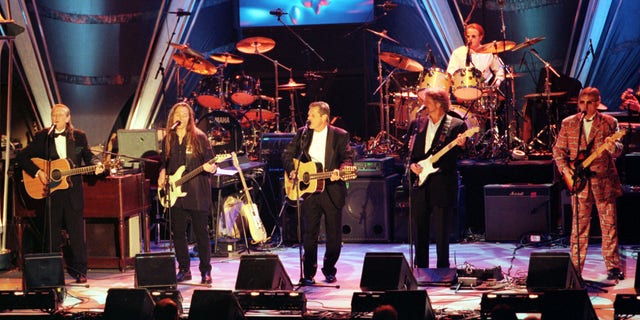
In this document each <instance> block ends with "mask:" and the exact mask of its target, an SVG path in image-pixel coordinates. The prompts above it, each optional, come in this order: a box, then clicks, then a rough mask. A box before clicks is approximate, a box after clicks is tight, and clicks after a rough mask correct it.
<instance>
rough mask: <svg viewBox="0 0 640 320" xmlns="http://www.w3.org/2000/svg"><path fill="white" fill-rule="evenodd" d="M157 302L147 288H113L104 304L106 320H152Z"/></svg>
mask: <svg viewBox="0 0 640 320" xmlns="http://www.w3.org/2000/svg"><path fill="white" fill-rule="evenodd" d="M154 306H155V303H154V302H153V298H152V297H151V294H150V293H149V291H147V289H120V288H112V289H109V291H107V301H106V302H105V304H104V314H103V317H104V319H105V320H152V319H153V308H154Z"/></svg>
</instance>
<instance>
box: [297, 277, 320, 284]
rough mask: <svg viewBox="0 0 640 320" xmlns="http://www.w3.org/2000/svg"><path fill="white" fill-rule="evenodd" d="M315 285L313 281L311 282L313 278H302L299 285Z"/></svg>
mask: <svg viewBox="0 0 640 320" xmlns="http://www.w3.org/2000/svg"><path fill="white" fill-rule="evenodd" d="M315 283H316V281H315V280H313V278H306V277H305V278H302V279H301V280H300V284H301V285H303V286H310V285H314V284H315Z"/></svg>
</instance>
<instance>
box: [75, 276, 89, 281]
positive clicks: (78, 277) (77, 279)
mask: <svg viewBox="0 0 640 320" xmlns="http://www.w3.org/2000/svg"><path fill="white" fill-rule="evenodd" d="M76 283H87V277H86V276H84V275H79V276H77V277H76Z"/></svg>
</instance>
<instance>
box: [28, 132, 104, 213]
mask: <svg viewBox="0 0 640 320" xmlns="http://www.w3.org/2000/svg"><path fill="white" fill-rule="evenodd" d="M47 133H48V131H47V130H41V131H38V132H37V133H36V134H35V137H34V138H33V141H32V142H31V143H29V145H28V146H27V147H26V148H24V149H22V151H20V153H19V154H18V156H17V161H18V164H19V165H20V167H21V168H22V170H24V171H26V172H27V173H28V174H29V175H31V176H35V174H36V172H38V167H37V166H36V165H35V164H34V163H33V161H31V158H41V159H48V160H57V159H60V158H61V157H60V155H58V152H57V150H56V144H55V142H54V139H53V137H51V136H48V135H47ZM65 134H66V135H67V156H68V157H67V159H68V160H70V161H71V166H72V167H81V166H86V165H92V164H97V163H98V162H100V159H98V157H96V156H94V155H93V153H91V150H90V149H89V143H88V142H87V135H86V134H85V133H84V131H82V130H78V129H74V130H73V131H71V132H70V130H69V128H67V129H66V131H65ZM70 181H71V185H70V187H69V189H68V192H70V193H71V205H72V206H73V208H74V209H75V210H79V211H81V210H83V208H84V193H83V189H82V176H81V175H75V176H71V177H70ZM58 192H65V191H64V190H58V191H56V192H54V193H52V196H55V195H56V193H58Z"/></svg>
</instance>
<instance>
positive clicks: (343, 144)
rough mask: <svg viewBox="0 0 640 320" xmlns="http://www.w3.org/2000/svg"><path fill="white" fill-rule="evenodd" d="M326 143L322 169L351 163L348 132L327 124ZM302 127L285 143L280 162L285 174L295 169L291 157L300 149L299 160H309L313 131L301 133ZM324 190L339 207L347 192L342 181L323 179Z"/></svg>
mask: <svg viewBox="0 0 640 320" xmlns="http://www.w3.org/2000/svg"><path fill="white" fill-rule="evenodd" d="M327 130H328V132H327V143H326V146H325V153H324V164H325V167H324V168H323V169H324V171H332V170H334V169H340V168H341V167H343V166H345V165H351V164H353V153H352V152H351V148H350V147H349V139H350V138H349V133H347V132H346V131H345V130H343V129H340V128H338V127H334V126H331V125H329V126H328V128H327ZM303 131H304V129H303V128H302V129H299V130H298V132H297V133H296V135H295V136H294V137H293V140H291V142H290V143H289V145H287V147H286V148H285V150H284V152H283V154H282V164H283V166H284V170H285V172H286V174H289V172H291V171H293V170H295V168H294V167H293V159H297V158H298V156H299V155H300V152H301V151H302V152H303V154H302V157H301V158H300V161H302V162H308V161H311V157H310V156H309V146H311V139H312V137H313V131H311V130H309V131H308V132H306V133H305V134H304V137H303V135H302V132H303ZM325 190H326V191H327V193H328V194H329V197H330V198H331V201H332V202H333V204H334V205H335V206H336V207H337V208H341V207H343V206H344V203H345V196H346V194H347V188H346V185H345V183H344V181H341V180H338V181H333V182H332V181H330V180H328V179H327V180H326V181H325Z"/></svg>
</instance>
